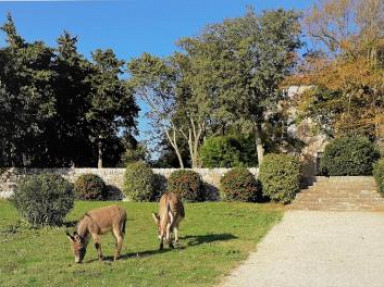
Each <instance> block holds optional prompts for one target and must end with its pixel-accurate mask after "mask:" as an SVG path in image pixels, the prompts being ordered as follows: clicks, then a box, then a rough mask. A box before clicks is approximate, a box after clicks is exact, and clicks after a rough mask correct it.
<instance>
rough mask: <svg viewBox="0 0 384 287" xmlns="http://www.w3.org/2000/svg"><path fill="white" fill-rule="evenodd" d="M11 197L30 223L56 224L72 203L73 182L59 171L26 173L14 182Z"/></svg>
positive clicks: (59, 222) (61, 220)
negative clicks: (55, 173) (18, 180)
mask: <svg viewBox="0 0 384 287" xmlns="http://www.w3.org/2000/svg"><path fill="white" fill-rule="evenodd" d="M12 201H13V203H14V205H15V207H16V209H17V210H18V211H19V212H20V214H21V215H22V216H23V217H24V218H25V219H26V220H27V221H28V222H29V223H31V224H32V225H60V224H62V223H63V221H64V218H65V215H66V214H67V213H68V212H69V211H70V210H71V209H72V207H73V203H74V192H73V185H72V184H71V183H70V182H68V181H67V180H65V179H64V178H63V177H61V176H59V175H52V174H43V175H32V176H28V177H26V178H25V179H23V180H22V181H21V182H19V184H18V185H17V186H16V188H15V192H14V195H13V198H12Z"/></svg>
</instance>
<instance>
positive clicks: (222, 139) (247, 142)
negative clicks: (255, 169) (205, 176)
mask: <svg viewBox="0 0 384 287" xmlns="http://www.w3.org/2000/svg"><path fill="white" fill-rule="evenodd" d="M201 159H202V161H203V165H204V167H208V168H214V167H235V166H257V155H256V149H255V145H254V143H253V140H252V139H251V138H245V137H234V136H217V137H211V138H208V139H207V140H206V141H205V142H204V144H203V146H202V147H201Z"/></svg>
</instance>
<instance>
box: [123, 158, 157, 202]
mask: <svg viewBox="0 0 384 287" xmlns="http://www.w3.org/2000/svg"><path fill="white" fill-rule="evenodd" d="M154 180H155V177H154V174H153V171H152V169H151V168H150V166H149V165H147V164H146V163H144V162H140V161H139V162H134V163H131V164H128V165H127V168H126V169H125V174H124V186H123V193H124V195H125V196H126V197H127V198H128V199H130V200H134V201H150V200H153V199H155V197H156V194H155V187H154Z"/></svg>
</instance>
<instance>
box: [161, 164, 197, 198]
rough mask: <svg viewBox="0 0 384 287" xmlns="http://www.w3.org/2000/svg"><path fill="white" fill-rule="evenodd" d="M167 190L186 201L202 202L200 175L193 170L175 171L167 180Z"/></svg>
mask: <svg viewBox="0 0 384 287" xmlns="http://www.w3.org/2000/svg"><path fill="white" fill-rule="evenodd" d="M167 190H168V191H170V192H173V193H175V194H176V195H177V196H179V198H181V199H182V200H186V201H199V200H204V194H203V186H202V181H201V179H200V175H199V174H198V173H197V172H195V171H193V170H186V169H182V170H176V171H174V172H172V173H171V175H170V176H169V178H168V184H167Z"/></svg>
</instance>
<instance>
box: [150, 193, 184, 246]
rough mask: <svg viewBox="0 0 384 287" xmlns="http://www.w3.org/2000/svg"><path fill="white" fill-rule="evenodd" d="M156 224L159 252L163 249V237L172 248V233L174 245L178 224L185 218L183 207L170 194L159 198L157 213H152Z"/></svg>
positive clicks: (175, 197) (173, 195)
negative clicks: (173, 234)
mask: <svg viewBox="0 0 384 287" xmlns="http://www.w3.org/2000/svg"><path fill="white" fill-rule="evenodd" d="M152 217H153V219H154V221H155V223H156V224H157V228H158V236H159V239H160V250H161V249H163V247H164V243H163V241H164V237H165V239H166V241H167V243H168V245H169V247H170V248H174V245H173V242H172V233H173V231H174V233H175V243H177V241H178V239H179V238H178V236H177V233H178V228H179V223H180V221H182V220H183V219H184V217H185V211H184V205H183V203H182V202H181V200H180V199H179V198H178V197H177V196H176V195H175V194H174V193H171V192H166V193H164V194H163V196H162V197H161V198H160V203H159V213H152Z"/></svg>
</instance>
